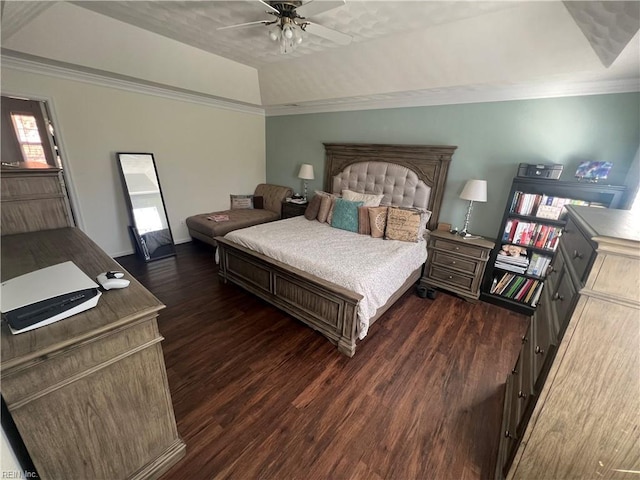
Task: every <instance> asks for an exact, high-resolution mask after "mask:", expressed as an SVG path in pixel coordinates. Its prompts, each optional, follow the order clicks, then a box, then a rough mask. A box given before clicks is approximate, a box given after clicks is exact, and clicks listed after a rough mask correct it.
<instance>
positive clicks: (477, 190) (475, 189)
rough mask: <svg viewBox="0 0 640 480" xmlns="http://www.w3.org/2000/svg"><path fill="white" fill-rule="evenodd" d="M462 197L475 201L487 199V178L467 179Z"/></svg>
mask: <svg viewBox="0 0 640 480" xmlns="http://www.w3.org/2000/svg"><path fill="white" fill-rule="evenodd" d="M460 198H462V199H463V200H472V201H474V202H486V201H487V181H486V180H467V183H466V184H465V186H464V188H463V189H462V193H461V194H460Z"/></svg>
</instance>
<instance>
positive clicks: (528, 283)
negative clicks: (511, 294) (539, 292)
mask: <svg viewBox="0 0 640 480" xmlns="http://www.w3.org/2000/svg"><path fill="white" fill-rule="evenodd" d="M533 282H534V280H533V278H527V279H526V280H525V282H524V284H523V285H522V287H520V290H518V291H517V292H516V295H515V299H516V300H518V301H519V302H521V301H522V300H523V299H524V297H525V296H526V294H527V293H528V292H529V289H530V288H531V285H532V284H533Z"/></svg>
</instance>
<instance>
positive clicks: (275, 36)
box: [269, 25, 282, 42]
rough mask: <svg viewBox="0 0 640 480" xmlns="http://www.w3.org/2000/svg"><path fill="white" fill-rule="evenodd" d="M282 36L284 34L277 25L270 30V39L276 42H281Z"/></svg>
mask: <svg viewBox="0 0 640 480" xmlns="http://www.w3.org/2000/svg"><path fill="white" fill-rule="evenodd" d="M281 34H282V32H281V30H280V27H279V26H277V25H276V26H275V27H273V28H271V29H270V30H269V38H270V39H271V40H273V41H274V42H277V41H278V40H280V36H281Z"/></svg>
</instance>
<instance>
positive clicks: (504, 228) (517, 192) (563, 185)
mask: <svg viewBox="0 0 640 480" xmlns="http://www.w3.org/2000/svg"><path fill="white" fill-rule="evenodd" d="M624 193H625V187H624V186H618V185H603V184H598V183H582V182H577V181H576V182H565V181H559V180H548V179H540V178H526V177H516V178H514V179H513V183H512V185H511V190H510V191H509V196H508V197H507V201H506V206H505V211H504V215H503V217H502V222H501V223H500V229H499V230H498V233H497V235H496V247H495V248H494V249H493V250H492V252H491V256H490V258H489V261H488V262H487V268H486V271H485V275H484V278H483V281H482V288H481V294H480V299H481V300H483V301H485V302H489V303H493V304H495V305H499V306H501V307H505V308H508V309H509V310H513V311H515V312H518V313H523V314H525V315H533V313H534V312H535V309H536V306H537V298H539V296H540V293H541V292H542V289H543V288H544V281H545V279H546V274H547V272H548V267H549V265H550V263H551V262H552V261H553V258H554V257H555V254H556V251H557V248H558V241H559V239H560V236H561V235H562V229H563V227H564V225H565V223H566V218H565V217H566V210H565V209H563V208H562V204H563V203H564V199H570V200H572V201H573V202H584V204H588V205H591V206H593V207H594V208H620V207H621V206H622V202H623V197H624ZM574 204H575V203H574ZM541 206H544V207H543V208H540V207H541ZM539 215H543V216H546V217H549V218H544V217H541V216H539ZM556 215H557V216H558V218H554V216H556ZM554 239H555V240H554ZM509 246H512V247H520V249H524V250H526V255H522V254H521V255H520V257H518V256H515V257H512V256H509V255H507V256H505V255H500V256H499V254H500V251H501V250H503V248H506V249H508V248H509ZM512 250H514V251H515V250H516V249H513V248H512ZM512 253H513V252H512ZM512 261H513V262H521V263H520V264H519V265H513V264H509V263H506V265H505V262H512ZM496 262H498V264H497V265H496ZM524 262H526V263H527V264H526V265H525V264H524ZM501 265H502V266H501ZM523 268H524V271H522V269H523ZM534 268H535V269H536V271H535V272H534V271H533V270H534ZM501 282H502V283H501Z"/></svg>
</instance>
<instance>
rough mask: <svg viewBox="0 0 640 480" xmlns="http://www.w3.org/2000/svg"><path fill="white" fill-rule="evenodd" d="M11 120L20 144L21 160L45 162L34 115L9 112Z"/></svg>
mask: <svg viewBox="0 0 640 480" xmlns="http://www.w3.org/2000/svg"><path fill="white" fill-rule="evenodd" d="M11 121H12V122H13V128H14V130H15V133H16V137H17V138H18V143H19V144H20V150H21V151H22V157H23V160H24V161H25V162H38V163H44V164H46V163H47V158H46V157H45V154H44V148H42V140H41V139H40V134H39V133H38V125H37V124H36V117H34V116H33V115H29V114H26V113H11Z"/></svg>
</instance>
